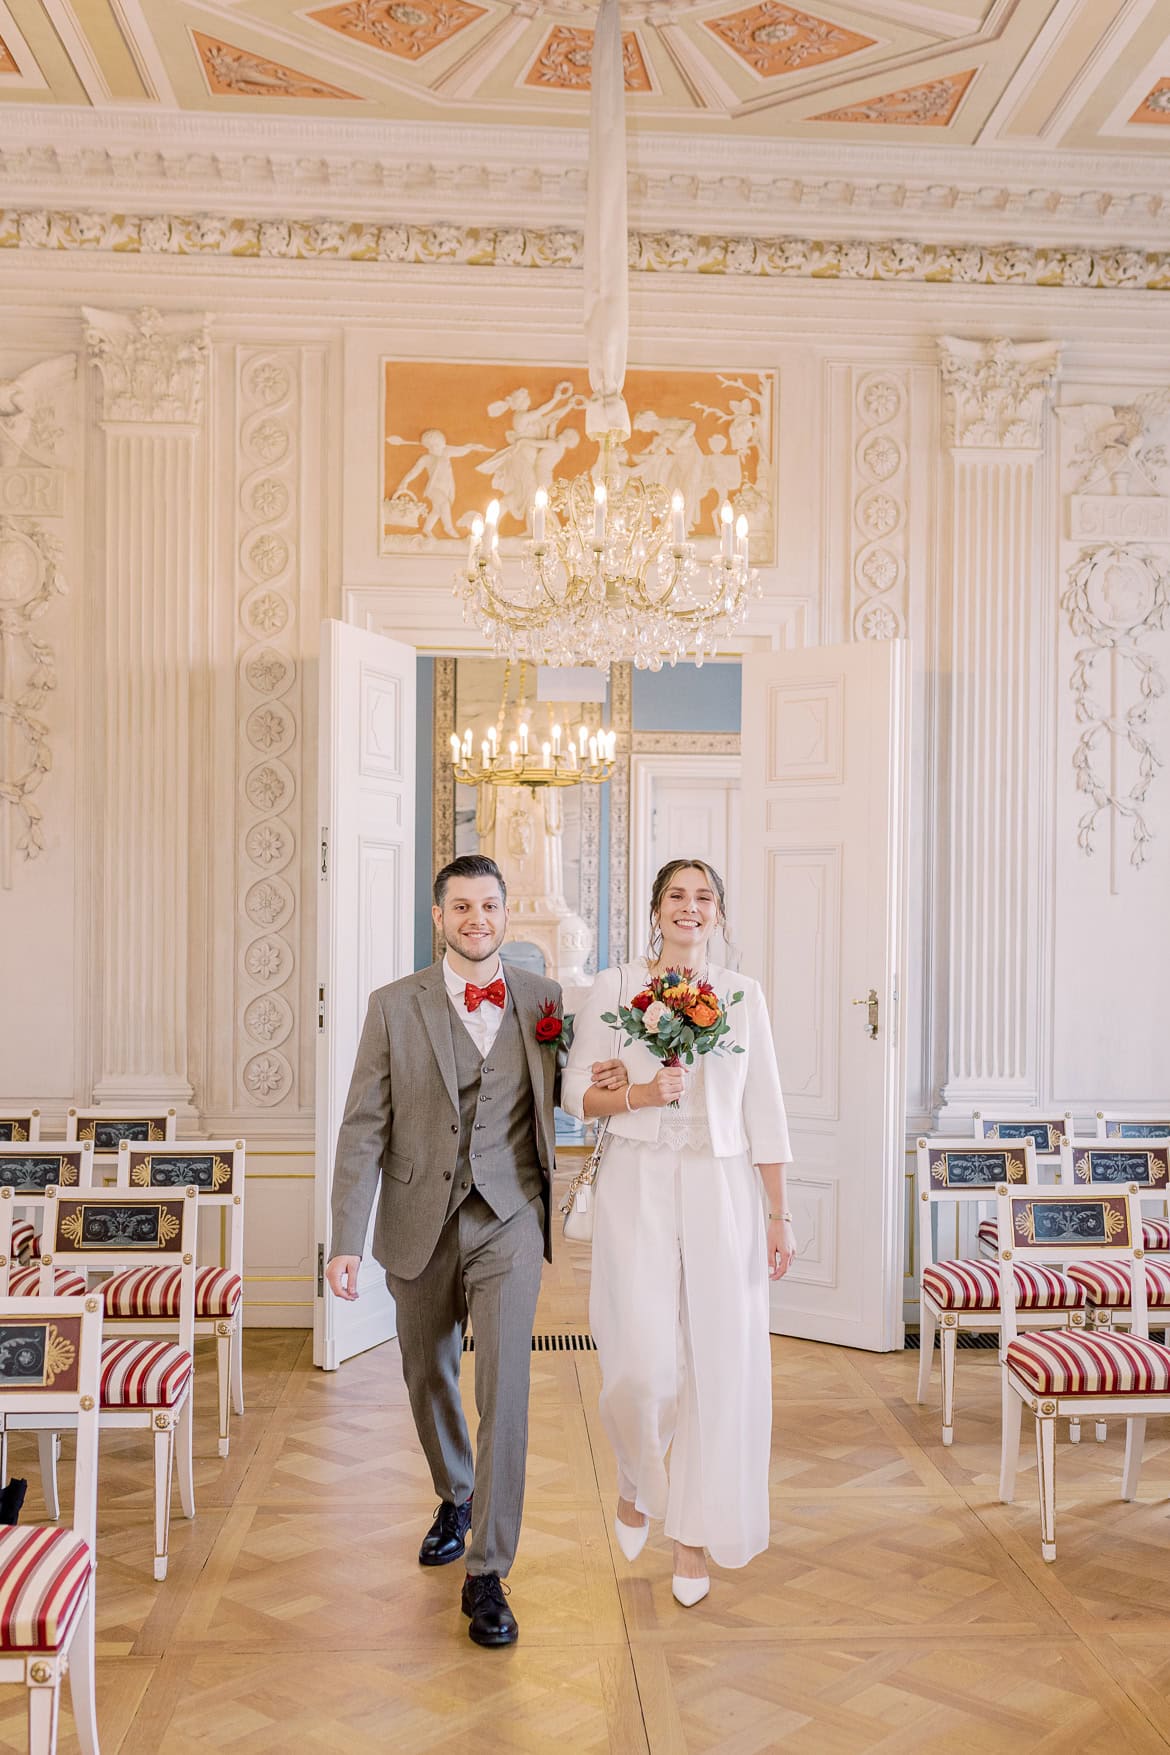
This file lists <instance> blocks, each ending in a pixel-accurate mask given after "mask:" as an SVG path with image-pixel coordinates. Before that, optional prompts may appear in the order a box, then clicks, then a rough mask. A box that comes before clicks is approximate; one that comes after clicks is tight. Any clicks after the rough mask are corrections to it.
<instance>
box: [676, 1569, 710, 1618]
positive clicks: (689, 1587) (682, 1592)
mask: <svg viewBox="0 0 1170 1755" xmlns="http://www.w3.org/2000/svg"><path fill="white" fill-rule="evenodd" d="M670 1588H671V1590H672V1592H673V1593H674V1600H675V1602H676V1603H681V1604H682V1606H683V1608H684V1609H693V1608H694V1606H695V1604H696V1603H701V1602H702V1600H703V1598H704V1597H705V1596H706V1594H707V1592H708V1591H709V1590H710V1589H711V1580H710V1579H709V1578H680V1577H679V1575H678V1573H677V1572H676V1573H675V1575H674V1577H673V1578H672V1579H671V1581H670Z"/></svg>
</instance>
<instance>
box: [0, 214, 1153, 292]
mask: <svg viewBox="0 0 1170 1755" xmlns="http://www.w3.org/2000/svg"><path fill="white" fill-rule="evenodd" d="M3 250H18V251H39V252H43V253H46V254H53V253H59V252H62V251H66V252H71V253H75V252H84V253H88V254H91V255H92V254H102V253H106V254H116V255H118V256H119V257H121V258H125V257H127V256H134V255H140V256H144V257H154V258H161V257H172V258H173V257H177V256H178V257H191V258H193V259H199V258H203V259H209V258H211V259H214V258H219V259H223V258H225V257H226V258H230V259H232V260H233V261H234V262H238V263H240V264H241V265H245V264H247V263H248V262H253V261H260V260H265V259H266V260H268V261H269V262H301V261H312V262H329V261H333V262H346V263H358V264H365V265H368V266H369V267H371V268H373V269H375V270H376V269H377V268H378V267H379V266H385V265H396V266H397V265H411V264H418V265H425V266H427V267H442V266H447V265H450V266H455V267H465V268H466V267H472V268H497V269H501V268H503V269H539V268H559V269H578V270H579V269H580V268H581V264H582V234H581V232H580V231H579V230H577V229H574V228H568V227H563V228H560V229H550V230H541V229H538V228H534V227H531V226H510V227H509V226H466V225H462V226H461V225H457V224H452V223H449V222H442V223H439V224H433V225H419V224H413V223H408V222H406V221H397V222H392V223H390V224H385V223H379V222H364V223H363V222H355V221H347V220H316V221H305V220H300V219H287V218H285V219H276V218H258V217H254V216H249V217H235V218H229V217H226V216H224V215H222V214H220V215H216V214H208V213H200V214H174V213H156V214H151V215H134V214H125V213H107V214H102V213H98V212H95V211H93V210H90V211H86V212H81V213H79V212H71V211H56V210H54V211H49V210H46V209H25V210H18V209H7V210H5V209H4V208H0V251H3ZM630 267H631V269H632V270H634V271H635V272H640V273H648V274H688V273H689V274H701V275H703V276H704V277H710V276H722V275H726V276H737V277H749V278H753V279H760V278H773V277H775V278H782V279H786V280H854V281H857V280H860V281H891V282H902V283H907V282H909V283H914V282H923V283H931V284H935V285H945V284H952V285H956V286H1008V287H1011V286H1043V287H1053V288H1057V287H1067V288H1072V289H1076V290H1078V291H1092V290H1097V289H1099V290H1108V291H1113V292H1117V291H1133V292H1170V250H1168V251H1151V250H1138V249H1132V248H1127V247H1118V248H1111V249H1098V250H1093V249H1090V248H1089V247H1087V246H1084V245H1071V246H1067V247H1053V246H1049V245H1041V246H1034V245H1023V244H1016V243H1005V242H1001V243H1000V244H998V245H994V246H991V245H982V244H978V243H966V244H956V243H953V242H949V241H938V242H930V243H922V242H918V241H916V240H913V239H908V238H901V239H897V240H892V239H888V238H880V237H873V238H871V239H868V240H860V239H857V238H838V239H833V240H825V239H823V238H816V239H814V238H808V237H790V236H789V237H776V236H771V235H769V236H763V237H755V236H749V237H745V236H738V235H736V236H733V235H730V234H727V233H717V234H710V235H703V234H699V233H696V232H691V231H670V230H662V229H660V230H655V231H639V230H637V229H634V230H631V232H630Z"/></svg>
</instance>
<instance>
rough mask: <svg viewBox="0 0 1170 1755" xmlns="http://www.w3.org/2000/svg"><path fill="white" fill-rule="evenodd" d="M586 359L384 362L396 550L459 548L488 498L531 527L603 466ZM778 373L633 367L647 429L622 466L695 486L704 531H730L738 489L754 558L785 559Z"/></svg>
mask: <svg viewBox="0 0 1170 1755" xmlns="http://www.w3.org/2000/svg"><path fill="white" fill-rule="evenodd" d="M588 398H589V376H588V373H587V372H586V371H585V369H584V367H581V366H539V365H538V366H531V365H529V366H519V365H503V364H500V363H498V362H497V363H490V362H488V361H459V362H452V361H450V360H396V359H385V360H383V362H382V432H381V440H382V505H381V518H380V530H381V550H382V553H383V554H402V553H410V552H417V551H418V550H419V549H420V548H437V549H440V550H442V549H448V548H449V549H452V550H453V549H454V547H455V546H456V545H457V544H458V545H460V546H462V545H464V544H465V543H466V541H467V535H468V530H469V527H470V523H471V519H472V518H473V517H474V515H475V513H476V512H483V511H484V509H485V508H486V506H487V504H488V501H489V500H491V499H498V500H499V501H500V504H501V508H502V516H501V519H500V536H501V538H502V539H503V540H504V541H505V543H507V540H508V539H509V538H513V539H515V538H519V537H523V536H524V534H525V532H526V529H527V524H528V517H529V512H530V509H531V506H532V498H533V495H534V493H535V491H536V489H537V487H540V486H545V487H547V486H548V484H549V483H550V482H552V481H553V480H556V479H557V478H559V477H562V476H571V475H578V474H580V473H582V472H583V471H585V470H590V469H592V468H593V466H594V464H595V462H596V460H597V445H596V443H595V441H594V440H592V439H589V438H587V437H586V434H585V407H586V404H587V402H588ZM775 399H776V374H775V372H768V371H764V372H741V371H735V370H730V371H725V372H719V371H708V370H703V371H693V370H687V369H682V368H679V369H675V368H670V367H655V368H651V369H648V370H634V371H630V372H628V373H627V374H626V406H627V407H628V409H629V411H630V420H631V424H632V427H633V431H632V432H631V434H630V437H629V439H628V440H627V441H626V443H625V445H624V447H623V449H622V451H621V453H619V457H618V464H619V468H621V469H624V470H627V471H628V472H629V473H630V474H631V475H634V476H639V477H641V478H642V479H643V480H645V481H647V482H658V483H661V484H662V485H663V486H664V487H666V488H668V489H674V488H676V487H678V488H681V489H682V491H683V493H684V495H685V497H686V506H687V516H688V521H689V523H690V529H691V534H692V536H694V537H695V538H696V539H701V538H707V537H710V538H712V539H714V537H715V535H716V533H717V525H718V518H719V507H720V504H721V503H722V501H723V500H724V499H725V498H727V499H729V500H730V501H731V503H732V505H733V507H734V508H735V510H736V512H737V513H738V512H741V511H742V512H745V513H746V514H747V516H748V521H749V523H750V525H751V530H752V559H753V560H754V561H756V562H758V563H760V564H764V565H767V564H768V563H770V562H771V561H772V560H773V558H774V553H775V529H774V517H773V505H774V485H773V473H774V472H773V459H774V457H775V441H774V420H775V413H774V410H775Z"/></svg>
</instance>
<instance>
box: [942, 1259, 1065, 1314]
mask: <svg viewBox="0 0 1170 1755" xmlns="http://www.w3.org/2000/svg"><path fill="white" fill-rule="evenodd" d="M1014 1272H1015V1276H1016V1308H1017V1310H1083V1309H1084V1307H1085V1305H1086V1303H1087V1302H1088V1299H1087V1297H1086V1294H1085V1288H1084V1287H1083V1286H1078V1285H1076V1284H1075V1283H1074V1281H1072V1280H1071V1279H1069V1278H1068V1276H1067V1275H1066V1274H1062V1273H1061V1272H1060V1271H1059V1269H1057V1268H1050V1267H1042V1266H1040V1265H1039V1264H1038V1263H1033V1262H1028V1263H1027V1264H1025V1265H1021V1266H1020V1267H1017V1268H1016V1269H1015V1270H1014ZM922 1289H923V1291H924V1292H929V1294H930V1296H931V1297H932V1298H933V1299H934V1302H935V1303H936V1304H937V1305H938V1307H939V1309H940V1310H998V1309H999V1263H998V1262H997V1261H936V1262H935V1263H934V1264H933V1266H931V1267H928V1268H924V1269H923V1273H922Z"/></svg>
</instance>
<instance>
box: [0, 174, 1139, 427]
mask: <svg viewBox="0 0 1170 1755" xmlns="http://www.w3.org/2000/svg"><path fill="white" fill-rule="evenodd" d="M582 243H583V241H582V234H581V232H580V231H578V230H576V229H574V228H572V227H568V226H551V227H547V228H539V227H533V226H520V225H506V226H478V225H463V224H457V223H454V222H441V223H436V224H430V225H428V224H420V223H415V222H412V221H406V220H403V221H398V222H395V223H392V224H378V223H376V222H373V221H370V222H367V221H363V220H344V221H341V220H339V221H330V222H323V221H310V220H300V219H287V220H272V219H257V218H247V217H234V216H230V215H213V214H206V213H204V214H155V215H151V216H149V217H147V216H143V215H135V214H122V213H107V214H93V213H88V214H81V213H69V212H62V211H53V212H49V211H35V212H28V211H25V210H21V209H14V208H4V209H0V249H13V250H70V251H72V250H86V251H95V252H117V253H118V254H119V255H133V254H135V253H137V254H141V255H171V256H208V255H210V256H229V257H231V258H232V259H233V260H236V261H239V262H247V261H251V260H260V259H265V258H267V259H280V260H288V261H320V260H322V259H333V260H337V261H344V262H369V263H377V262H391V263H421V264H426V265H428V266H435V265H439V264H444V263H450V264H452V265H459V266H467V267H476V268H580V267H581V264H582ZM629 251H630V267H631V268H632V269H634V270H636V271H638V272H641V273H649V274H661V273H701V274H726V275H751V276H756V277H779V278H788V279H796V280H894V281H910V282H913V281H928V282H930V281H939V282H943V283H947V282H950V283H954V284H957V285H965V286H1051V287H1058V286H1061V287H1082V288H1086V289H1092V288H1103V289H1104V288H1109V289H1115V288H1120V287H1124V288H1132V289H1134V290H1147V291H1151V292H1166V291H1170V251H1166V250H1161V251H1159V250H1147V249H1140V248H1137V247H1128V246H1120V247H1103V248H1096V247H1092V248H1090V247H1089V246H1087V245H1077V244H1074V245H1068V246H1064V247H1062V246H1061V245H1059V244H1043V245H1030V244H1017V243H1012V242H1009V241H1005V242H1003V243H998V244H988V243H954V242H950V241H941V240H940V241H920V240H917V239H881V238H871V239H864V238H839V239H832V238H828V239H826V238H824V237H821V238H812V237H800V236H782V237H776V236H771V237H769V236H765V237H757V236H753V235H748V234H744V235H732V234H725V233H720V232H698V231H695V232H690V231H670V230H661V229H659V230H652V231H645V230H634V231H631V233H630V241H629ZM272 431H273V440H274V442H278V441H277V439H276V431H275V429H272Z"/></svg>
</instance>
